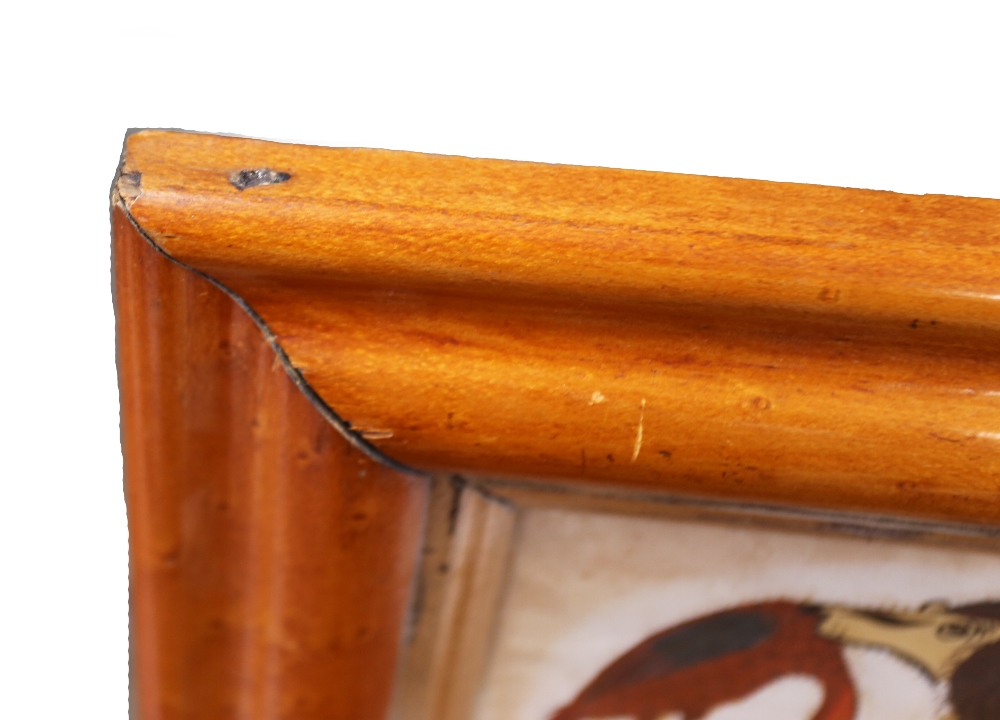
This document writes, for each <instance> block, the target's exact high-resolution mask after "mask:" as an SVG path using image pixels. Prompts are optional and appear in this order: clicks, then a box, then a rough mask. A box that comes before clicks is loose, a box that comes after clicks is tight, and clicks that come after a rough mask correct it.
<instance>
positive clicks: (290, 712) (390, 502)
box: [112, 207, 428, 720]
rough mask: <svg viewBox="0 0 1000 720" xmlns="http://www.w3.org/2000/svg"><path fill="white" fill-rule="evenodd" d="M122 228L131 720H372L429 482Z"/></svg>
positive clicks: (238, 312) (389, 681)
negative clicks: (363, 448)
mask: <svg viewBox="0 0 1000 720" xmlns="http://www.w3.org/2000/svg"><path fill="white" fill-rule="evenodd" d="M112 220H113V235H114V260H115V270H114V277H115V281H114V288H115V306H116V312H117V322H118V362H119V373H120V382H121V402H122V438H123V447H124V457H125V478H126V497H127V502H128V515H129V536H130V575H131V606H132V611H131V613H132V618H131V622H132V638H133V643H132V655H133V666H134V667H133V683H135V684H136V685H137V688H136V690H137V692H136V694H135V698H134V706H133V710H134V711H136V712H135V714H136V715H137V716H138V717H140V718H142V720H200V719H202V718H204V719H205V720H224V719H227V718H232V719H234V720H235V719H236V718H240V719H241V720H243V719H246V720H250V719H259V720H265V719H266V720H278V719H281V718H289V719H290V718H295V720H307V719H310V718H314V719H316V720H319V719H320V718H322V719H323V720H330V719H331V718H351V719H352V720H354V719H357V720H361V719H370V720H376V719H379V720H381V718H384V717H385V715H386V712H387V709H388V704H389V700H390V698H391V693H392V687H393V680H394V673H395V671H396V667H397V663H398V658H399V655H400V648H401V643H402V641H403V637H404V629H405V622H406V618H407V612H408V607H409V602H410V598H411V589H412V584H413V582H412V581H413V579H414V573H415V568H416V565H417V563H418V548H419V544H420V540H421V533H422V526H423V521H424V511H425V505H426V502H427V493H428V480H427V479H426V478H424V477H420V476H416V475H410V474H407V473H402V472H399V471H397V470H394V469H391V468H389V467H387V466H385V465H384V464H382V463H379V462H375V461H373V460H371V459H370V458H369V457H366V456H365V455H364V454H362V453H361V452H359V451H358V450H357V449H356V448H355V447H354V446H353V445H352V444H350V443H349V442H348V441H347V440H346V439H345V438H344V437H343V436H342V435H341V434H340V433H339V432H338V431H337V430H336V429H335V428H334V426H333V425H331V424H330V423H329V422H328V421H327V420H326V419H325V418H324V417H323V415H322V414H321V412H320V411H319V410H318V409H317V407H316V406H315V405H314V404H313V403H312V402H311V401H310V400H309V399H308V398H307V397H306V395H304V394H303V393H302V392H301V390H300V389H299V388H298V387H297V386H296V385H295V384H294V383H293V381H292V380H291V379H290V378H289V375H288V373H287V372H286V370H285V368H284V367H283V365H282V363H281V362H280V358H279V357H278V355H276V354H275V351H274V350H273V349H272V348H271V347H270V346H269V345H268V343H267V341H266V340H265V337H264V335H263V334H262V333H261V330H260V328H259V327H257V326H256V325H255V324H254V322H253V320H252V319H251V317H250V316H249V315H248V314H247V313H246V312H245V310H244V309H243V308H241V307H239V306H238V305H237V303H236V302H235V301H234V300H233V299H232V298H231V297H229V296H227V295H226V294H225V293H224V292H223V291H222V290H220V289H219V288H218V287H215V286H214V285H213V284H211V283H210V282H209V281H208V280H206V279H205V278H203V277H199V276H198V275H196V274H195V273H193V272H192V271H190V270H189V269H186V268H183V267H180V266H178V265H177V264H176V263H174V262H172V261H170V260H169V259H168V258H166V257H165V256H164V255H163V254H162V253H160V252H159V251H157V250H156V249H154V248H153V247H152V245H150V244H149V243H148V242H147V241H146V240H145V239H143V237H141V236H140V234H139V233H138V232H137V231H136V229H135V228H134V227H133V226H132V224H131V223H130V221H129V219H128V218H127V217H126V215H125V213H124V211H123V210H122V209H121V207H114V208H113V212H112Z"/></svg>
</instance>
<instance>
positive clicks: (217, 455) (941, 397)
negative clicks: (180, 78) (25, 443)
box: [112, 131, 1000, 720]
mask: <svg viewBox="0 0 1000 720" xmlns="http://www.w3.org/2000/svg"><path fill="white" fill-rule="evenodd" d="M112 228H113V247H114V278H115V279H114V288H115V308H116V315H117V322H118V342H119V358H118V359H119V373H120V384H121V395H122V428H123V447H124V453H125V467H126V470H125V472H126V494H127V499H128V508H129V524H130V533H131V586H132V606H133V616H132V619H133V637H134V639H135V644H134V651H133V652H134V664H135V671H134V680H135V682H137V697H138V700H137V702H136V707H138V708H139V714H140V715H141V717H143V718H144V719H145V720H149V719H150V718H153V719H156V720H159V719H161V718H162V719H164V720H167V719H172V718H201V717H205V718H206V719H207V718H209V717H211V718H219V717H241V718H282V717H295V718H320V717H322V718H330V717H343V718H352V719H359V718H360V719H363V718H372V719H373V720H374V719H375V718H383V717H385V716H386V715H387V714H388V713H391V714H393V715H395V716H397V717H405V718H407V719H409V718H416V719H420V718H435V719H436V718H441V719H442V720H459V718H463V717H466V716H467V713H468V707H469V706H470V703H471V702H472V700H471V698H472V693H473V692H474V689H475V687H476V683H477V682H478V678H479V677H480V676H481V673H482V663H483V662H485V657H486V655H485V653H486V648H487V647H488V645H489V638H490V633H491V632H492V629H491V628H492V625H491V622H492V620H491V618H492V617H493V615H494V614H495V603H496V602H498V598H499V596H500V595H499V594H500V591H501V588H502V585H503V573H504V568H505V567H506V564H505V562H506V561H505V559H504V558H505V557H506V556H505V552H506V548H508V547H509V546H510V538H511V536H512V534H513V533H515V532H516V523H515V521H514V518H515V512H514V510H512V509H511V508H512V507H514V506H516V505H517V504H518V503H524V502H527V503H529V504H530V503H532V502H543V501H544V502H549V501H550V500H551V498H553V497H557V496H559V494H560V493H561V494H562V497H563V498H571V499H572V501H573V502H577V503H583V504H587V503H591V504H592V505H593V504H595V503H596V505H601V506H603V507H610V505H614V507H616V508H618V510H621V511H631V510H628V509H627V508H632V509H633V510H635V509H637V508H639V507H640V506H642V507H647V506H649V504H650V503H652V504H653V505H655V504H656V503H659V505H660V506H661V508H662V507H668V506H669V507H681V506H684V505H686V506H687V507H688V509H689V510H690V508H692V507H693V508H695V509H696V510H695V511H696V512H701V513H703V514H707V515H712V516H713V517H717V516H720V515H729V516H731V515H732V514H733V513H743V517H744V518H750V519H751V520H752V519H753V518H757V520H759V521H761V522H768V523H773V522H785V521H786V520H788V521H789V522H791V521H793V520H794V522H800V521H801V522H805V523H806V524H808V523H810V522H811V523H813V525H812V526H813V527H816V528H820V529H822V528H824V527H834V526H837V525H838V523H841V522H842V521H844V520H845V519H846V522H847V524H848V525H852V526H853V527H858V528H862V529H864V528H867V530H865V531H866V532H882V533H889V534H891V533H893V532H895V533H897V534H899V533H902V534H903V535H905V536H907V537H912V538H914V539H921V538H924V539H930V540H933V541H939V540H941V539H947V538H951V539H957V541H959V542H973V543H980V542H982V543H987V544H992V543H993V542H994V538H995V535H996V532H998V531H997V529H996V528H997V526H998V522H1000V504H998V503H997V493H998V487H997V482H996V478H997V473H998V471H1000V355H998V354H997V353H996V348H997V347H998V346H1000V313H998V312H997V309H998V303H1000V288H998V286H997V280H996V278H997V277H1000V202H998V201H994V200H979V199H970V198H950V197H914V196H905V195H897V194H893V193H882V192H871V191H861V190H843V189H837V188H822V187H813V186H803V185H791V184H783V183H766V182H758V181H745V180H725V179H718V178H700V177H693V176H679V175H670V174H666V173H644V172H633V171H621V170H609V169H595V168H575V167H567V166H546V165H538V164H532V163H513V162H505V161H496V160H469V159H465V158H452V157H440V156H429V155H419V154H415V153H396V152H387V151H376V150H345V149H330V148H310V147H304V146H296V145H284V144H279V143H269V142H262V141H255V140H245V139H239V138H231V137H219V136H212V135H199V134H192V133H182V132H166V131H141V132H137V133H133V134H130V135H129V136H128V137H127V139H126V146H125V151H124V154H123V159H122V163H121V167H120V169H119V174H118V176H117V178H116V183H115V186H114V189H113V193H112ZM456 474H457V476H461V477H464V478H467V479H470V480H471V483H472V484H471V485H469V486H466V485H462V483H459V485H454V484H453V481H452V479H451V478H452V477H453V476H456ZM456 487H458V488H462V487H465V488H466V489H465V490H462V491H460V490H456V489H455V488H456ZM470 488H471V489H470ZM553 490H558V492H552V491H553ZM532 498H533V499H532ZM539 498H542V499H541V500H540V499H539ZM546 498H547V499H546ZM609 503H610V505H609ZM698 508H700V510H699V509H698ZM623 509H624V510H623ZM647 509H648V507H647ZM689 510H685V512H687V511H689ZM637 511H645V510H637ZM796 517H799V518H800V519H801V518H803V517H804V518H806V519H805V520H795V519H794V518H796ZM876 517H881V518H883V519H882V520H876V519H873V518H876ZM809 518H812V519H811V520H810V519H809ZM789 519H791V520H789ZM440 567H447V568H448V570H447V572H445V573H443V576H442V577H440V578H438V579H437V580H433V578H434V577H435V572H436V571H435V568H440ZM490 603H494V604H493V605H490ZM456 673H458V674H459V675H460V677H459V676H457V675H456ZM331 678H336V679H335V680H331Z"/></svg>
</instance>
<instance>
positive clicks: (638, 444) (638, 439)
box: [632, 398, 646, 462]
mask: <svg viewBox="0 0 1000 720" xmlns="http://www.w3.org/2000/svg"><path fill="white" fill-rule="evenodd" d="M645 414H646V398H643V399H642V402H641V403H639V429H638V431H637V432H636V434H635V447H634V448H632V462H635V459H636V458H637V457H639V451H640V450H641V449H642V418H643V415H645Z"/></svg>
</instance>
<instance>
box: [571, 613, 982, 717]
mask: <svg viewBox="0 0 1000 720" xmlns="http://www.w3.org/2000/svg"><path fill="white" fill-rule="evenodd" d="M845 645H859V646H867V647H876V648H883V649H885V650H888V651H890V652H892V653H893V654H894V655H896V656H897V657H899V658H901V659H903V660H905V661H906V662H908V663H910V664H912V665H914V666H916V667H917V668H918V669H920V670H921V671H922V672H923V673H924V674H925V675H926V676H927V677H928V678H929V679H930V680H931V681H935V682H937V681H947V682H949V692H948V701H949V703H950V707H951V710H952V713H953V718H954V720H998V719H1000V603H997V602H990V603H980V604H976V605H966V606H962V607H954V608H950V607H948V606H946V605H944V604H940V603H939V604H929V605H926V606H924V607H922V608H921V609H919V610H916V611H905V610H904V611H897V610H893V611H885V610H862V609H853V608H850V607H847V606H843V605H816V604H806V603H793V602H789V601H783V600H779V601H773V602H763V603H757V604H752V605H743V606H740V607H736V608H731V609H729V610H724V611H721V612H717V613H714V614H711V615H707V616H703V617H700V618H696V619H694V620H690V621H688V622H685V623H682V624H680V625H676V626H674V627H672V628H669V629H667V630H664V631H662V632H659V633H657V634H655V635H653V636H651V637H649V638H647V639H646V640H644V641H643V642H641V643H639V644H638V645H636V646H635V647H633V648H632V649H631V650H629V651H628V652H626V653H625V654H623V655H622V656H621V657H619V658H618V659H616V660H614V661H613V662H612V663H611V664H610V665H608V666H607V667H606V668H605V669H604V670H603V671H601V672H600V673H599V674H598V675H597V676H596V677H595V678H594V679H593V680H592V681H591V682H590V683H589V684H588V685H587V686H586V687H585V688H584V689H583V690H582V691H581V692H580V694H579V695H578V696H577V697H576V698H575V699H574V700H573V701H572V702H571V703H570V704H569V705H567V706H565V707H564V708H562V709H561V710H559V711H558V712H557V713H556V714H555V715H554V716H553V717H552V720H596V719H597V718H611V717H615V718H620V717H630V718H635V720H659V719H660V718H662V717H664V716H665V715H668V714H671V713H673V714H680V715H682V716H683V717H684V720H699V718H702V717H704V716H705V715H706V714H708V713H709V712H711V711H712V709H713V708H715V707H717V706H719V705H721V704H723V703H726V702H731V701H734V700H739V699H740V698H743V697H746V696H747V695H749V694H751V693H752V692H753V691H755V690H757V689H759V688H761V687H763V686H765V685H767V684H768V683H770V682H771V681H773V680H776V679H778V678H781V677H783V676H787V675H792V674H796V675H801V674H805V675H811V676H813V677H815V678H816V679H817V680H819V682H821V683H822V685H823V689H824V697H823V703H822V705H821V706H820V708H819V709H818V710H817V711H816V713H815V714H814V715H813V718H812V720H852V719H853V718H854V717H855V713H856V710H857V693H856V690H855V687H854V683H853V681H852V679H851V676H850V673H849V672H848V669H847V665H846V663H845V660H844V655H843V647H844V646H845Z"/></svg>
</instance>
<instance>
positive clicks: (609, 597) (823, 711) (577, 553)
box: [411, 486, 1000, 720]
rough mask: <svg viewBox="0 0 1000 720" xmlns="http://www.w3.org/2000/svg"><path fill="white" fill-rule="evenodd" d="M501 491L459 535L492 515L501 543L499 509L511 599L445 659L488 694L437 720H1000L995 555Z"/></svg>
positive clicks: (447, 673)
mask: <svg viewBox="0 0 1000 720" xmlns="http://www.w3.org/2000/svg"><path fill="white" fill-rule="evenodd" d="M485 492H486V493H487V495H484V496H480V497H479V499H477V500H474V501H473V502H471V503H470V502H469V501H470V500H472V498H471V497H470V496H473V495H478V493H477V491H474V490H473V491H470V490H466V491H465V493H464V495H465V497H463V503H462V509H461V512H460V513H459V518H458V519H457V521H456V524H457V526H458V527H457V532H458V533H459V534H461V532H462V524H463V518H462V515H463V514H465V513H466V510H467V509H468V508H469V507H479V509H478V510H475V511H474V514H475V515H476V518H472V517H471V515H470V516H467V517H469V522H468V524H469V525H470V526H471V525H478V526H479V527H483V526H484V520H483V519H484V518H486V517H488V516H487V515H484V514H483V510H482V507H481V506H482V505H484V504H485V505H488V506H495V507H496V508H497V510H496V512H497V513H500V514H501V515H505V516H508V517H509V518H510V519H509V520H508V521H507V522H508V524H509V526H510V529H509V530H508V531H507V532H506V534H504V535H503V537H502V538H501V539H500V540H496V539H494V542H493V544H491V543H490V542H489V541H488V540H487V541H484V540H483V539H482V538H480V539H479V540H478V541H476V543H474V544H475V545H476V547H477V548H478V549H477V550H475V551H474V552H477V553H483V552H486V553H489V554H490V557H491V559H490V560H488V561H484V562H483V563H482V565H484V566H490V567H495V566H496V565H498V564H499V563H498V561H497V557H498V552H499V551H498V550H497V548H496V543H498V542H499V543H500V544H504V543H505V544H506V545H505V547H506V552H507V563H506V569H505V571H504V574H503V577H502V580H500V581H495V582H494V583H493V584H492V586H490V585H489V584H488V583H487V584H485V585H484V584H483V583H479V585H478V587H480V588H483V587H487V588H488V587H493V588H494V589H493V590H488V591H487V592H493V593H495V596H494V597H492V598H487V597H484V596H482V595H480V596H479V597H478V598H477V597H475V595H476V591H475V590H471V589H470V587H471V586H470V585H469V583H466V584H465V586H464V587H465V589H464V591H461V592H466V593H469V595H470V596H469V597H467V598H466V600H465V601H464V604H462V603H459V604H460V605H462V606H463V607H464V608H466V609H465V611H464V612H460V613H457V615H458V616H461V617H458V618H457V619H456V615H454V614H453V615H452V617H451V618H450V619H449V618H445V620H444V621H443V624H442V625H441V626H439V629H438V633H439V636H440V634H442V633H443V634H450V636H451V643H452V645H454V638H455V636H456V635H461V634H462V632H463V631H462V630H460V629H459V630H456V629H455V628H454V627H451V628H450V629H448V630H441V628H442V627H444V626H448V625H449V623H450V624H452V625H455V624H458V625H461V624H462V623H465V624H466V625H468V619H467V618H468V616H469V615H475V614H476V613H477V612H478V613H479V614H482V613H483V612H484V608H485V609H486V610H485V611H486V612H489V613H491V617H492V620H491V621H490V622H489V630H488V631H486V630H484V629H482V628H481V629H480V630H479V631H478V632H479V636H478V637H479V640H477V641H476V642H467V648H466V649H465V650H462V649H461V648H459V649H457V650H456V649H455V648H454V647H452V648H451V649H450V650H449V651H448V652H445V653H443V654H444V655H448V656H449V657H450V658H451V661H450V662H445V663H444V665H442V664H441V661H440V659H439V660H438V668H437V673H438V674H441V675H442V676H443V678H450V679H451V680H452V681H454V683H455V684H456V685H459V686H461V685H463V684H465V685H467V686H471V687H468V688H467V689H466V691H465V692H464V698H457V695H463V693H458V694H457V695H453V697H452V700H451V701H448V700H445V701H443V702H442V700H441V698H440V697H438V699H437V703H438V704H437V705H436V706H435V707H432V708H431V709H430V713H431V716H435V717H447V718H460V717H466V718H474V720H501V719H504V720H507V719H509V720H625V719H626V718H628V719H634V720H756V719H758V718H763V717H766V718H769V719H771V720H881V719H884V718H892V719H894V720H895V719H898V720H985V718H995V717H998V716H1000V715H998V713H1000V683H998V682H997V681H998V679H1000V580H998V578H1000V544H998V543H996V542H995V540H993V539H992V538H990V537H988V536H983V537H978V538H977V537H975V536H974V533H973V535H966V536H964V537H963V536H961V535H960V534H958V533H956V534H955V535H952V536H949V534H948V528H944V529H943V530H942V528H940V527H938V528H936V529H934V530H933V531H929V532H926V533H921V532H920V531H919V528H920V527H921V526H920V524H919V523H918V524H915V525H913V526H911V527H910V530H909V531H907V532H902V531H900V530H899V528H896V529H895V530H892V531H885V532H879V531H878V530H877V529H875V530H873V528H872V527H862V526H860V525H858V526H852V525H851V523H850V522H849V521H848V522H838V523H834V525H836V527H837V529H836V530H831V527H830V526H827V527H825V528H818V527H817V524H816V523H815V522H807V521H800V522H798V523H796V522H794V521H790V520H789V518H785V519H784V520H781V519H778V518H771V519H769V520H768V519H765V520H763V521H757V520H755V521H754V522H747V521H746V520H747V517H746V516H743V517H741V514H740V513H739V512H738V511H729V512H724V513H716V514H714V515H713V514H712V513H704V512H693V511H692V508H685V507H684V506H683V503H681V504H680V505H678V506H674V507H672V508H671V509H670V511H669V512H666V513H664V512H662V511H655V509H652V508H651V507H647V503H644V502H638V503H635V504H634V505H632V506H628V505H627V504H626V505H625V506H624V507H620V506H615V505H614V503H611V504H608V503H596V504H594V503H591V504H590V505H588V504H586V503H583V504H581V503H579V502H577V500H578V498H577V497H576V496H572V495H561V494H554V495H551V496H548V497H545V493H535V492H532V493H529V494H528V496H527V497H529V502H527V503H525V502H523V500H524V499H525V497H523V496H518V495H517V493H516V492H515V493H512V494H508V496H507V497H503V496H504V495H505V493H504V488H502V487H501V488H498V487H496V486H494V487H492V488H490V487H487V488H486V491H485ZM484 498H485V499H484ZM540 498H541V500H542V501H541V502H537V501H538V500H539V499H540ZM643 508H645V509H643ZM623 509H624V511H623ZM636 509H638V513H636V512H634V511H635V510H636ZM793 515H794V514H793ZM860 520H861V519H859V521H860ZM487 524H488V523H487ZM494 524H495V523H494ZM927 529H928V530H930V529H931V528H930V526H927ZM463 542H464V541H463ZM451 552H452V557H451V559H452V560H455V558H456V557H457V556H458V555H461V553H462V552H467V548H466V550H465V551H461V550H460V551H459V552H458V555H456V552H455V548H454V546H453V548H452V551H451ZM457 562H458V563H459V564H460V565H462V566H463V567H466V566H468V565H469V564H470V560H469V559H468V558H466V559H465V560H461V559H459V560H458V561H457ZM453 592H454V589H453ZM451 607H452V609H451V610H448V609H446V610H445V615H447V614H448V613H449V612H451V613H455V611H454V607H455V603H454V601H452V605H451ZM469 608H472V610H469ZM476 608H478V610H477V609H476ZM491 609H492V610H491ZM463 618H464V619H463ZM479 622H480V624H482V622H483V621H482V620H480V621H479ZM465 632H467V633H468V629H466V631H465ZM471 636H475V632H472V633H471V635H470V637H471ZM485 636H488V638H489V639H488V640H487V639H485ZM441 654H442V653H441V651H440V650H439V651H438V655H439V656H440V655H441ZM476 655H479V657H478V658H476V657H475V656H476ZM411 662H413V660H412V659H411ZM470 667H478V668H479V669H478V670H474V671H473V672H477V673H478V675H477V677H475V678H473V679H470V678H469V677H468V672H469V668H470ZM431 685H433V682H432V683H431ZM456 698H457V699H456ZM417 714H419V713H417Z"/></svg>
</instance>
